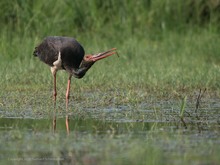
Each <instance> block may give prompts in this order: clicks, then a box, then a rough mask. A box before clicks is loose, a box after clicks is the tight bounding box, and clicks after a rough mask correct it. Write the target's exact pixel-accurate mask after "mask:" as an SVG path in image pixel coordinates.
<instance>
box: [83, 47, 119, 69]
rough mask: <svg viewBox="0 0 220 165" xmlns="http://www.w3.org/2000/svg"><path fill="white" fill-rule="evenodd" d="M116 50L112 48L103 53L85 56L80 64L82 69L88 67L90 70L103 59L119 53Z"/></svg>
mask: <svg viewBox="0 0 220 165" xmlns="http://www.w3.org/2000/svg"><path fill="white" fill-rule="evenodd" d="M115 50H116V48H112V49H110V50H108V51H105V52H102V53H98V54H87V55H85V56H84V58H83V60H82V62H81V64H80V68H83V67H86V68H88V69H89V68H90V67H91V66H92V65H93V64H94V63H95V62H96V61H99V60H101V59H103V58H106V57H108V56H111V55H113V54H116V53H117V52H116V51H115Z"/></svg>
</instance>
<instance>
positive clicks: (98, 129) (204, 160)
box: [0, 100, 220, 164]
mask: <svg viewBox="0 0 220 165" xmlns="http://www.w3.org/2000/svg"><path fill="white" fill-rule="evenodd" d="M218 101H219V100H208V101H206V102H203V103H202V104H201V106H200V107H199V109H198V110H197V111H195V106H194V104H193V103H187V106H186V110H185V114H184V122H185V123H186V126H187V128H186V127H185V126H184V125H183V123H182V121H181V120H180V118H179V107H180V104H181V102H179V101H168V102H154V103H141V104H138V105H135V106H132V105H117V106H106V107H87V108H84V109H80V110H73V111H71V110H70V111H69V112H68V113H67V114H68V116H69V119H70V120H69V127H70V128H69V129H70V133H69V135H68V134H67V131H66V125H65V122H66V120H65V116H66V115H67V114H66V112H65V110H64V109H63V108H57V110H56V113H54V112H53V110H51V111H49V112H48V113H47V114H42V113H40V112H38V111H36V110H35V112H32V110H31V108H30V109H29V108H27V109H26V111H20V112H18V113H15V112H16V110H14V111H13V110H9V111H5V110H4V108H3V107H2V108H1V110H0V113H1V116H2V118H0V140H1V144H0V163H1V164H6V163H9V164H30V163H31V164H60V163H61V164H70V163H72V164H219V163H220V158H219V154H220V145H219V144H220V138H219V137H220V136H219V135H220V121H219V119H220V118H219V117H220V104H219V102H218ZM55 114H56V129H54V126H53V119H54V116H55Z"/></svg>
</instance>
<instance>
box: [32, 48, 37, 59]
mask: <svg viewBox="0 0 220 165" xmlns="http://www.w3.org/2000/svg"><path fill="white" fill-rule="evenodd" d="M33 55H34V56H35V57H36V56H38V51H37V47H35V50H34V52H33Z"/></svg>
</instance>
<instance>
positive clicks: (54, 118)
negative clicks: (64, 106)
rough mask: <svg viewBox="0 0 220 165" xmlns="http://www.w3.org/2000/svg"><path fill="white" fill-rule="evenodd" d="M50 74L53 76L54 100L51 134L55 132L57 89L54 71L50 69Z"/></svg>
mask: <svg viewBox="0 0 220 165" xmlns="http://www.w3.org/2000/svg"><path fill="white" fill-rule="evenodd" d="M51 72H52V75H53V99H54V115H53V133H55V131H56V96H57V89H56V72H57V71H56V69H54V68H53V67H51Z"/></svg>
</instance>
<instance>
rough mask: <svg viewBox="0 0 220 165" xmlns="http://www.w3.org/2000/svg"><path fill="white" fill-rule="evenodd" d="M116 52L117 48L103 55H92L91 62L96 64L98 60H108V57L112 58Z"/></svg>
mask: <svg viewBox="0 0 220 165" xmlns="http://www.w3.org/2000/svg"><path fill="white" fill-rule="evenodd" d="M115 50H116V48H112V49H110V50H108V51H105V52H102V53H98V54H94V55H92V57H91V58H90V60H92V61H94V62H96V61H98V60H101V59H103V58H106V57H108V56H111V55H113V54H117V52H116V51H115Z"/></svg>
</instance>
